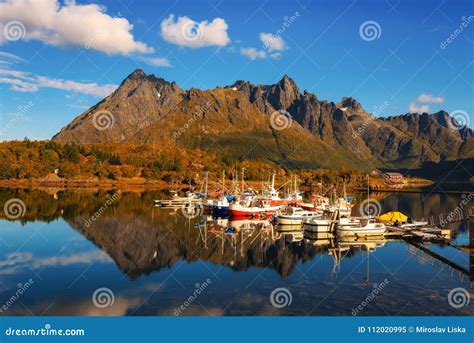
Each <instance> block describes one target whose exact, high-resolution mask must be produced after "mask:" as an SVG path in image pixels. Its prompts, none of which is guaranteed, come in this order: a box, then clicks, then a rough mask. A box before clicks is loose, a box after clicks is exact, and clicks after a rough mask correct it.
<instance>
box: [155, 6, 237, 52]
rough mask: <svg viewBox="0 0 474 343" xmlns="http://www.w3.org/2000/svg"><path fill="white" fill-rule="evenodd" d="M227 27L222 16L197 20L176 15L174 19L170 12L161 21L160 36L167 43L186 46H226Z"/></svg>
mask: <svg viewBox="0 0 474 343" xmlns="http://www.w3.org/2000/svg"><path fill="white" fill-rule="evenodd" d="M228 27H229V26H228V25H227V23H226V22H225V20H224V19H222V18H214V19H213V20H212V21H211V22H208V21H207V20H204V21H201V22H197V21H194V20H192V19H191V18H189V17H178V19H177V20H176V21H175V16H174V15H173V14H171V15H170V16H169V17H168V18H167V19H165V20H163V21H162V22H161V36H162V37H163V39H164V40H165V41H167V42H169V43H172V44H176V45H179V46H182V47H187V48H203V47H208V46H226V45H227V44H229V43H230V38H229V36H228V35H227V29H228Z"/></svg>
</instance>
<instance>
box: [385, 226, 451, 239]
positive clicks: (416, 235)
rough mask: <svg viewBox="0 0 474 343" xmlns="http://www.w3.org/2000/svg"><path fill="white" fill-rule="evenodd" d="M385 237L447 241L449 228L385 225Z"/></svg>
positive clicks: (449, 236) (449, 235) (449, 233)
mask: <svg viewBox="0 0 474 343" xmlns="http://www.w3.org/2000/svg"><path fill="white" fill-rule="evenodd" d="M386 227H387V232H385V234H384V236H385V237H387V238H401V239H414V240H421V241H436V242H447V243H448V242H449V239H450V238H451V230H448V229H442V228H439V227H436V226H423V227H414V228H403V227H399V226H393V225H386Z"/></svg>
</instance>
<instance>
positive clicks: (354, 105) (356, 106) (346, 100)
mask: <svg viewBox="0 0 474 343" xmlns="http://www.w3.org/2000/svg"><path fill="white" fill-rule="evenodd" d="M339 104H340V107H343V108H348V109H351V110H353V111H355V112H359V111H363V110H364V109H363V108H362V105H361V104H360V103H359V102H358V101H357V100H356V99H354V98H353V97H351V96H350V97H343V98H342V100H341V102H340V103H339Z"/></svg>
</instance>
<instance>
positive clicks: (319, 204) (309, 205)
mask: <svg viewBox="0 0 474 343" xmlns="http://www.w3.org/2000/svg"><path fill="white" fill-rule="evenodd" d="M310 200H311V202H302V203H300V204H299V206H300V207H301V208H302V209H303V210H306V211H314V212H319V211H326V209H327V208H328V206H329V198H327V197H324V196H321V195H317V194H313V195H311V197H310Z"/></svg>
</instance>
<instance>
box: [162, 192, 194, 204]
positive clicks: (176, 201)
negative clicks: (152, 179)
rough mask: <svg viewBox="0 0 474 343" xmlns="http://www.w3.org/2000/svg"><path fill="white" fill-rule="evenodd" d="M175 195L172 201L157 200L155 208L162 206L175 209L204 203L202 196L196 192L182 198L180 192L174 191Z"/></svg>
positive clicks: (188, 193)
mask: <svg viewBox="0 0 474 343" xmlns="http://www.w3.org/2000/svg"><path fill="white" fill-rule="evenodd" d="M171 193H172V194H173V195H172V196H171V199H160V200H155V206H162V207H173V206H183V205H186V204H190V203H192V204H201V203H202V197H203V196H202V195H201V194H199V193H196V192H187V193H186V196H184V197H182V196H179V195H178V192H176V191H172V192H171Z"/></svg>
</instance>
